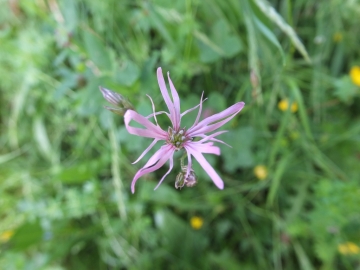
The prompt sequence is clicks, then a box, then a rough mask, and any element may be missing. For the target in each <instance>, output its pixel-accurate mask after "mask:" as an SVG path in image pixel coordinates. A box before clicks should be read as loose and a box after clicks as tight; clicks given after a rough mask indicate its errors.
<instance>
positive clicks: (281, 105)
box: [278, 99, 298, 113]
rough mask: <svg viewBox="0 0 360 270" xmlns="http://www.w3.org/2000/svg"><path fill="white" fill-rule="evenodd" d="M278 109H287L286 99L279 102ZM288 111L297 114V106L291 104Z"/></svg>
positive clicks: (287, 102)
mask: <svg viewBox="0 0 360 270" xmlns="http://www.w3.org/2000/svg"><path fill="white" fill-rule="evenodd" d="M278 108H279V110H280V111H283V112H284V111H287V110H288V109H289V101H288V100H287V99H282V100H280V102H279V103H278ZM290 110H291V112H293V113H294V112H297V110H298V105H297V103H296V102H293V103H291V106H290Z"/></svg>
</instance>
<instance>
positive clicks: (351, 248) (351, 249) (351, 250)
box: [338, 242, 360, 255]
mask: <svg viewBox="0 0 360 270" xmlns="http://www.w3.org/2000/svg"><path fill="white" fill-rule="evenodd" d="M338 251H339V252H340V253H341V254H343V255H350V254H359V253H360V248H359V246H358V245H356V244H354V243H352V242H346V243H344V244H339V245H338Z"/></svg>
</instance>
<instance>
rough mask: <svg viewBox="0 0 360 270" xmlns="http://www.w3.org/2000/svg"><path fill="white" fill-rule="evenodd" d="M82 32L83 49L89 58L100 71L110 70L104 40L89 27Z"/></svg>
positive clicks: (109, 61)
mask: <svg viewBox="0 0 360 270" xmlns="http://www.w3.org/2000/svg"><path fill="white" fill-rule="evenodd" d="M82 33H83V39H84V42H85V49H86V51H87V53H88V55H89V58H90V60H91V61H92V62H93V63H94V64H95V65H96V67H97V68H98V69H99V70H100V71H109V70H112V62H111V59H110V55H109V53H108V52H109V50H108V49H107V48H106V46H105V44H104V41H103V40H101V39H100V37H99V36H97V35H96V34H95V33H94V32H93V31H92V30H90V29H86V30H84V31H83V32H82Z"/></svg>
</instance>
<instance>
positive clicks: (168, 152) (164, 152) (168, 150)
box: [131, 145, 175, 193]
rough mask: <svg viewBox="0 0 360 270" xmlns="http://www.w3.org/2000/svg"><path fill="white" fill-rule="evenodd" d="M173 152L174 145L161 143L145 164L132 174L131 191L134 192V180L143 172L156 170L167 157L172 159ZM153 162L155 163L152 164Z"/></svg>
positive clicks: (143, 173)
mask: <svg viewBox="0 0 360 270" xmlns="http://www.w3.org/2000/svg"><path fill="white" fill-rule="evenodd" d="M174 152H175V149H174V147H172V145H163V146H162V147H161V148H160V149H159V150H158V151H157V152H156V153H155V154H154V155H153V156H152V157H151V158H150V159H149V161H148V162H147V163H146V164H145V166H144V167H143V168H141V169H140V170H139V171H138V172H137V173H136V174H135V176H134V178H133V180H132V182H131V192H132V193H134V192H135V184H136V181H137V180H138V179H139V178H140V177H142V176H143V175H145V174H148V173H151V172H153V171H156V170H157V169H159V168H161V167H162V166H163V165H164V164H165V162H166V161H168V160H169V159H171V160H172V157H173V154H174ZM154 164H155V165H154ZM152 165H153V166H152Z"/></svg>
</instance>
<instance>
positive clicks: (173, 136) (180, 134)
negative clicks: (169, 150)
mask: <svg viewBox="0 0 360 270" xmlns="http://www.w3.org/2000/svg"><path fill="white" fill-rule="evenodd" d="M186 141H187V138H186V136H185V128H181V129H179V130H178V131H176V130H173V129H172V128H171V127H169V128H168V139H167V142H168V143H171V144H172V145H174V146H175V147H176V150H180V149H181V148H182V147H183V143H184V142H186Z"/></svg>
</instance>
